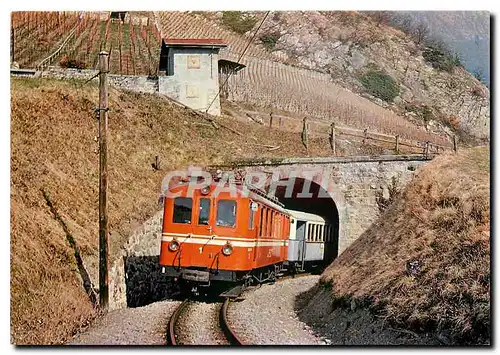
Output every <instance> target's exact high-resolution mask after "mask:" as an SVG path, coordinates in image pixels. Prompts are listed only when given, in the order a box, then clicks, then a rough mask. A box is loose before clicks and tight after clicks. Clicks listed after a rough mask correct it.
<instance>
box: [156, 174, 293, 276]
mask: <svg viewBox="0 0 500 355" xmlns="http://www.w3.org/2000/svg"><path fill="white" fill-rule="evenodd" d="M169 192H170V195H171V194H175V196H176V197H168V196H167V197H166V198H165V200H164V215H163V230H162V242H161V252H160V265H161V266H162V267H163V271H164V272H165V273H166V274H167V276H172V277H177V278H179V279H181V280H184V281H186V282H188V283H189V282H191V283H193V282H195V283H197V284H199V285H200V284H201V285H209V284H210V283H211V282H212V281H216V280H220V281H231V282H235V281H241V280H243V281H249V280H251V279H252V278H256V279H257V280H258V281H261V280H264V279H265V278H273V277H275V275H276V274H277V273H278V272H279V271H280V269H281V268H282V265H283V263H284V262H285V261H286V259H287V251H288V240H289V236H290V215H289V213H288V212H287V210H286V209H284V208H283V207H281V206H280V205H279V204H278V203H275V202H273V201H272V200H270V199H268V198H266V197H265V196H263V194H262V193H259V192H258V191H255V190H254V191H247V192H248V193H247V194H244V193H243V190H242V186H241V185H238V186H237V189H236V193H233V194H231V193H230V192H228V191H223V192H220V193H216V192H217V185H216V184H215V183H213V184H211V185H207V186H205V187H204V188H201V189H200V188H198V189H195V190H194V191H190V186H189V184H188V183H182V184H179V185H177V186H175V187H173V188H171V189H170V190H169ZM188 193H189V195H190V196H188Z"/></svg>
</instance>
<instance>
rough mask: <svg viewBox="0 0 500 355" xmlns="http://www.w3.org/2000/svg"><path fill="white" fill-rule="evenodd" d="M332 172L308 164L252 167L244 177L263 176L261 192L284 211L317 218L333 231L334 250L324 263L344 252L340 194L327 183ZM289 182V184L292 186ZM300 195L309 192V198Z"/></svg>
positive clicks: (342, 210) (344, 224) (341, 194)
mask: <svg viewBox="0 0 500 355" xmlns="http://www.w3.org/2000/svg"><path fill="white" fill-rule="evenodd" d="M332 169H334V168H333V167H331V166H321V167H318V166H314V165H309V164H305V165H301V166H299V167H298V166H292V165H289V166H274V167H269V166H267V167H264V166H254V167H247V168H246V169H245V171H246V173H264V174H266V175H267V178H266V182H265V185H264V190H266V191H267V192H268V193H271V194H274V196H276V197H277V198H278V200H280V202H281V203H283V204H284V205H285V207H286V208H289V209H293V210H298V211H303V212H309V213H314V214H317V215H320V216H322V217H323V218H325V219H327V220H328V221H329V222H330V223H331V224H332V225H333V226H334V227H335V240H336V243H335V247H334V250H332V251H331V252H330V253H329V256H328V261H331V260H333V259H334V258H336V257H337V256H338V255H339V254H340V253H341V252H342V251H343V250H344V249H345V248H346V246H347V229H346V226H348V220H347V215H346V213H345V207H346V202H345V199H344V194H343V193H342V191H341V189H339V188H338V186H336V184H335V183H334V181H333V180H332V179H330V176H331V173H332ZM289 179H291V180H293V184H292V183H290V180H289ZM288 185H290V186H292V185H293V188H291V192H288V193H287V187H288ZM304 192H305V193H307V192H309V195H311V196H309V197H308V198H307V197H306V198H304V197H305V196H304V195H303V194H304ZM287 195H288V196H287ZM299 196H302V198H299Z"/></svg>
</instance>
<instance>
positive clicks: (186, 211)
mask: <svg viewBox="0 0 500 355" xmlns="http://www.w3.org/2000/svg"><path fill="white" fill-rule="evenodd" d="M192 212H193V199H192V198H189V197H176V198H175V200H174V216H173V222H174V223H183V224H191V214H192Z"/></svg>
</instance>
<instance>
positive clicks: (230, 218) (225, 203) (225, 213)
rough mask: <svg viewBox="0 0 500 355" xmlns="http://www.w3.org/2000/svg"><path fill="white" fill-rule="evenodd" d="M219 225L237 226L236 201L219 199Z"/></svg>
mask: <svg viewBox="0 0 500 355" xmlns="http://www.w3.org/2000/svg"><path fill="white" fill-rule="evenodd" d="M217 225H218V226H222V227H234V226H236V201H233V200H219V202H218V203H217Z"/></svg>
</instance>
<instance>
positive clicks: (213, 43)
mask: <svg viewBox="0 0 500 355" xmlns="http://www.w3.org/2000/svg"><path fill="white" fill-rule="evenodd" d="M163 42H164V43H165V45H166V46H167V47H216V48H222V47H227V44H226V43H224V40H222V39H220V38H164V39H163Z"/></svg>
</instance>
